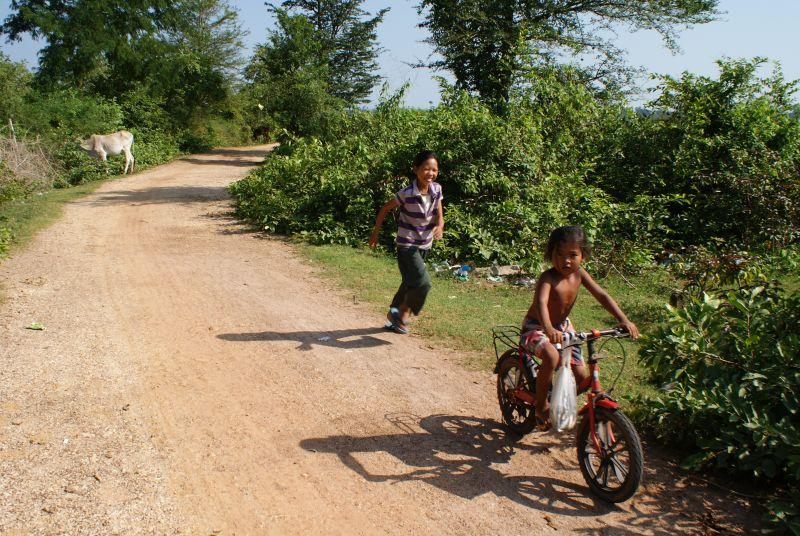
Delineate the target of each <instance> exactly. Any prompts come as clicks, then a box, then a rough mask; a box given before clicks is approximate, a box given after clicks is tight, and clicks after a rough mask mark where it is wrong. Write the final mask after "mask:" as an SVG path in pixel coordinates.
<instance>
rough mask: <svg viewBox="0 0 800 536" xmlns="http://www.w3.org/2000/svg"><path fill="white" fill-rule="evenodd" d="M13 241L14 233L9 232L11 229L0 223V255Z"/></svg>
mask: <svg viewBox="0 0 800 536" xmlns="http://www.w3.org/2000/svg"><path fill="white" fill-rule="evenodd" d="M0 223H1V222H0ZM13 241H14V235H13V234H12V233H11V230H10V229H8V228H6V227H3V226H2V225H0V256H2V255H4V254H5V253H6V252H7V251H8V248H9V246H11V243H12V242H13Z"/></svg>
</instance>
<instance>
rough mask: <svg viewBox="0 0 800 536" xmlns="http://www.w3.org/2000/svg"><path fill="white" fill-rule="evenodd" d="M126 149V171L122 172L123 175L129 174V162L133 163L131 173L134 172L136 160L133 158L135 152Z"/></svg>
mask: <svg viewBox="0 0 800 536" xmlns="http://www.w3.org/2000/svg"><path fill="white" fill-rule="evenodd" d="M124 151H125V171H123V172H122V174H123V175H127V174H128V164H130V165H131V173H133V166H134V164H135V162H136V160H135V159H134V158H133V153H131V151H130V149H124Z"/></svg>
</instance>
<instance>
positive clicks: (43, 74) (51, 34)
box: [0, 0, 171, 94]
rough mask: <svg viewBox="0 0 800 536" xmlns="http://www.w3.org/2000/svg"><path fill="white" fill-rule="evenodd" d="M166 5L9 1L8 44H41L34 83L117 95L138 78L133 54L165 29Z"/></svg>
mask: <svg viewBox="0 0 800 536" xmlns="http://www.w3.org/2000/svg"><path fill="white" fill-rule="evenodd" d="M170 4H171V2H169V0H60V1H53V0H12V2H11V14H10V15H9V16H8V17H7V18H6V20H5V21H4V22H3V24H2V26H0V35H4V36H5V37H6V39H7V40H18V39H21V37H22V35H23V34H30V35H31V36H32V37H34V38H40V39H44V40H45V41H46V42H47V44H46V45H45V46H44V47H43V48H42V49H41V51H40V52H39V70H38V73H37V74H38V76H37V78H38V80H39V81H40V82H41V83H42V84H44V85H46V86H53V85H66V86H77V87H80V88H86V87H88V86H95V87H96V89H98V90H100V91H102V92H104V93H108V94H119V93H121V92H123V91H124V90H126V89H128V88H129V87H131V86H132V85H135V84H136V81H138V80H140V79H141V78H142V73H143V70H144V69H145V66H144V65H143V62H142V61H141V58H139V56H138V54H137V52H136V49H137V48H138V47H140V46H141V45H142V43H143V42H146V41H148V40H151V39H153V38H154V36H155V35H156V34H158V33H159V32H160V31H162V30H163V29H164V22H165V21H167V20H169V18H170V17H168V16H167V13H168V11H169V10H170Z"/></svg>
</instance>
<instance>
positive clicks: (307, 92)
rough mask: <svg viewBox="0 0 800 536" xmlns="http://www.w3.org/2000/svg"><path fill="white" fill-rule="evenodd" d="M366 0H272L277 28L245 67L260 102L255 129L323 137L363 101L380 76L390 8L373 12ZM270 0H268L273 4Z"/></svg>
mask: <svg viewBox="0 0 800 536" xmlns="http://www.w3.org/2000/svg"><path fill="white" fill-rule="evenodd" d="M361 4H363V0H326V1H323V2H306V1H304V0H286V1H284V2H282V4H281V6H282V7H276V6H271V5H270V10H271V12H272V14H273V15H274V16H275V28H274V29H272V30H271V31H270V32H269V33H268V36H267V37H268V39H267V42H266V43H263V44H261V45H258V47H257V48H256V51H255V53H254V54H253V57H252V59H251V61H250V64H249V65H248V66H247V69H246V70H245V74H246V77H247V79H248V80H249V81H250V82H251V83H250V85H248V86H247V88H246V90H245V91H246V93H247V94H248V96H249V98H250V99H251V101H252V102H253V103H254V104H255V106H256V107H258V109H259V113H258V114H256V116H255V117H254V118H253V119H254V120H255V123H256V127H255V128H256V131H257V132H259V133H261V134H266V135H275V133H276V132H279V131H280V130H282V129H285V130H287V131H289V132H291V133H293V134H295V135H298V136H321V135H324V133H325V132H327V131H328V130H329V123H330V121H331V119H332V117H333V116H336V115H338V114H340V113H341V112H342V111H343V110H345V109H348V108H353V107H354V106H355V105H357V104H362V103H364V102H365V101H366V100H367V98H368V97H369V95H370V94H371V92H372V90H373V87H374V86H375V84H376V83H377V82H378V81H379V80H380V77H379V76H378V75H377V74H375V70H376V68H377V63H376V58H377V55H378V52H379V48H378V46H377V44H376V28H377V26H378V24H380V22H381V21H382V20H383V16H384V15H385V13H386V11H387V10H381V11H379V12H378V13H377V14H376V15H374V16H370V15H369V14H367V13H366V12H365V11H364V10H363V9H361V7H360V6H361ZM268 5H269V4H268Z"/></svg>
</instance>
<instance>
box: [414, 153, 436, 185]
mask: <svg viewBox="0 0 800 536" xmlns="http://www.w3.org/2000/svg"><path fill="white" fill-rule="evenodd" d="M412 169H413V171H414V175H416V176H417V185H418V186H419V187H420V188H423V189H425V188H427V187H428V186H430V184H431V183H432V182H433V181H435V180H436V177H437V176H439V163H438V162H437V161H436V159H435V158H428V159H427V160H425V161H424V162H423V163H422V164H420V165H419V166H417V167H414V168H412Z"/></svg>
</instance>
